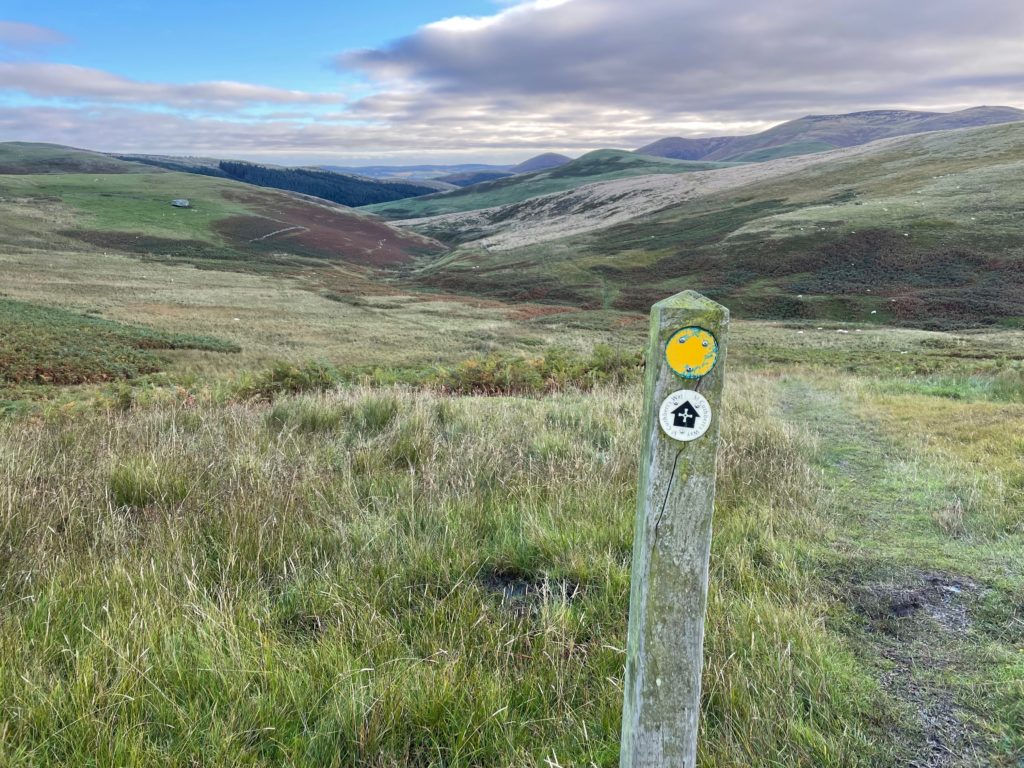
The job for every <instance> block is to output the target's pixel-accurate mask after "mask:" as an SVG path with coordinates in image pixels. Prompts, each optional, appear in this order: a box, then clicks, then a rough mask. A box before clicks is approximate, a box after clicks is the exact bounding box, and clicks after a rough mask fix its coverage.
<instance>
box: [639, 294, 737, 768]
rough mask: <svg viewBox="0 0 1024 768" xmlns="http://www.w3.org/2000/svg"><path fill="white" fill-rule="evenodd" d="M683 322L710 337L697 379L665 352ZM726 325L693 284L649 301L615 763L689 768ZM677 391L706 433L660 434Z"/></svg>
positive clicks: (724, 313) (721, 311) (723, 314)
mask: <svg viewBox="0 0 1024 768" xmlns="http://www.w3.org/2000/svg"><path fill="white" fill-rule="evenodd" d="M689 326H697V327H700V328H703V329H705V330H707V331H710V332H711V333H712V334H713V335H714V336H715V338H716V339H717V340H718V359H717V362H716V363H715V365H714V367H713V368H712V369H711V371H710V372H708V374H707V375H705V376H704V377H703V378H700V379H685V378H683V377H681V376H679V375H678V374H676V373H675V372H674V371H672V369H671V368H670V367H669V365H668V363H667V361H666V359H665V345H666V343H667V342H668V341H669V339H670V338H671V336H672V335H673V334H674V333H675V332H676V331H678V330H680V329H682V328H686V327H689ZM728 327H729V311H728V310H727V309H726V308H725V307H723V306H721V305H719V304H716V303H715V302H713V301H711V300H710V299H707V298H706V297H704V296H701V295H700V294H699V293H695V292H693V291H684V292H682V293H679V294H676V295H675V296H672V297H671V298H668V299H665V300H664V301H661V302H659V303H657V304H655V305H654V307H652V309H651V331H650V343H649V347H648V358H647V376H646V387H645V394H644V424H643V432H642V433H641V434H642V436H643V450H642V454H641V462H640V480H639V493H638V501H637V518H636V532H635V536H634V541H633V571H632V582H631V588H630V607H629V639H628V644H627V655H626V681H625V701H624V705H623V713H622V750H621V758H620V766H621V768H656V767H657V768H676V767H679V768H690V767H691V766H693V765H694V764H695V761H696V754H697V722H698V716H699V714H700V682H701V680H700V678H701V669H702V666H703V653H704V613H705V608H706V605H707V589H708V556H709V554H710V549H711V518H712V512H713V509H714V496H715V457H716V452H717V448H718V427H719V423H720V421H721V416H722V380H723V372H724V370H725V357H726V336H727V332H728ZM684 389H692V390H696V391H698V392H699V393H700V394H702V395H703V396H704V397H705V398H707V400H708V403H709V404H710V406H711V412H712V420H711V425H710V427H709V428H708V430H707V432H706V433H705V434H704V435H703V436H702V437H699V438H697V439H696V440H693V441H691V442H679V441H677V440H674V439H672V438H671V437H669V436H668V435H667V434H666V433H665V432H664V431H663V430H662V428H661V426H660V424H659V419H658V410H659V407H660V406H661V403H662V401H663V400H664V399H665V398H666V397H667V396H668V395H670V394H671V393H673V392H675V391H677V390H684Z"/></svg>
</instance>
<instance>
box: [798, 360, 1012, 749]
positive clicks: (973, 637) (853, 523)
mask: <svg viewBox="0 0 1024 768" xmlns="http://www.w3.org/2000/svg"><path fill="white" fill-rule="evenodd" d="M781 390H782V394H783V400H782V410H783V413H784V414H785V416H786V418H787V419H791V420H793V421H796V422H800V423H802V424H803V425H805V426H806V427H808V428H809V429H811V430H812V431H814V432H815V433H817V434H818V435H819V436H820V438H821V440H822V462H823V464H824V470H825V473H826V478H827V480H828V482H830V483H831V485H832V487H833V488H834V505H835V509H834V515H835V520H836V533H835V535H834V537H833V540H832V541H831V542H829V544H828V547H827V549H826V550H825V551H823V553H822V558H821V561H820V565H821V575H822V576H823V577H824V579H823V580H824V582H825V585H826V586H825V588H826V589H830V590H832V591H833V592H834V594H835V596H836V597H837V599H838V600H839V601H840V602H841V603H843V604H845V605H846V606H848V607H849V608H850V611H849V612H844V613H845V615H844V616H842V617H838V618H836V620H835V623H836V629H837V630H838V631H840V632H841V633H843V634H844V635H847V636H848V637H850V638H852V641H853V644H854V646H855V648H856V649H857V653H858V656H860V657H861V658H862V660H863V661H864V662H865V663H866V664H867V665H868V666H869V667H870V668H872V669H873V670H874V671H875V672H876V674H877V679H878V680H879V682H880V684H881V686H882V688H883V689H884V690H885V691H886V693H887V694H888V695H889V697H890V698H891V699H892V700H893V701H894V705H895V709H896V711H898V712H899V713H900V722H896V723H894V724H893V732H892V738H893V743H894V755H895V757H894V762H892V765H899V766H921V767H922V768H923V767H928V768H944V767H946V766H1019V765H1024V741H1022V736H1021V720H1020V718H1021V709H1020V706H1019V699H1017V700H1018V705H1017V706H1015V705H1014V704H1013V701H1014V697H1015V696H1018V697H1019V695H1020V693H1021V691H1022V680H1024V676H1022V672H1024V665H1022V663H1021V657H1022V656H1024V652H1022V651H1021V648H1020V646H1022V645H1024V643H1022V642H1021V634H1022V633H1021V629H1022V627H1021V625H1020V619H1019V612H1020V595H1021V594H1022V593H1021V584H1022V583H1024V566H1022V564H1021V557H1020V553H1021V551H1022V548H1024V546H1022V544H1024V542H1022V541H1021V537H1020V536H1008V537H1001V538H998V539H993V538H991V537H978V536H973V535H966V536H962V537H957V538H954V537H952V536H950V535H948V534H947V533H946V532H944V531H943V528H942V526H941V525H940V524H939V521H941V520H942V519H943V514H944V510H946V509H947V508H948V507H949V505H950V504H952V503H955V496H953V495H952V494H951V490H950V487H949V478H948V477H947V475H946V474H945V473H944V471H943V468H942V467H940V466H936V465H935V464H934V463H933V462H930V461H929V460H927V458H926V457H921V456H915V455H914V454H913V452H912V451H908V450H907V449H906V447H905V446H901V445H898V444H897V442H896V441H894V440H893V439H892V437H891V435H890V434H889V433H887V432H886V431H885V429H884V427H883V425H882V424H880V423H879V420H875V419H874V418H873V416H872V411H871V408H870V404H869V403H868V404H867V407H865V403H863V402H859V401H858V398H856V397H855V396H852V395H850V394H848V393H845V392H843V393H841V392H837V391H835V390H834V389H833V388H832V387H831V386H830V385H829V384H828V383H825V382H820V381H813V380H810V379H805V378H793V379H787V380H785V381H783V383H782V385H781ZM942 405H943V404H942V401H941V399H939V398H936V403H935V407H942Z"/></svg>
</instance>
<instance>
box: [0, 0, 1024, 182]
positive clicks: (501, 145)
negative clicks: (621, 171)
mask: <svg viewBox="0 0 1024 768" xmlns="http://www.w3.org/2000/svg"><path fill="white" fill-rule="evenodd" d="M28 26H30V25H17V24H13V23H11V22H0V46H2V45H4V41H7V45H13V44H14V43H13V42H11V41H15V40H21V41H22V42H21V43H19V45H25V44H28V43H27V42H26V41H32V40H34V41H35V42H33V43H32V45H43V44H53V43H55V42H58V39H59V35H58V34H57V33H54V32H51V31H49V30H44V29H41V28H30V29H23V28H22V27H28ZM1022 33H1024V3H1020V2H1016V1H1013V2H1010V1H1007V0H1000V1H998V2H996V1H995V0H977V1H976V2H972V3H968V2H965V0H929V1H928V2H923V3H897V2H892V1H891V0H887V1H886V2H882V0H857V1H856V2H855V1H854V0H819V2H813V3H812V2H807V0H777V2H772V3H767V2H763V1H761V2H753V1H752V0H732V1H728V2H712V1H711V0H630V2H623V0H532V2H525V3H519V4H517V5H513V6H511V7H509V8H506V9H505V10H503V11H501V12H497V13H495V14H494V15H492V16H489V17H485V18H480V19H465V18H455V19H447V20H442V21H439V22H436V23H434V24H430V25H427V26H425V27H423V28H421V29H419V30H417V31H416V32H414V33H413V34H411V35H409V36H407V37H404V38H400V39H398V40H395V41H394V42H392V43H390V44H388V45H385V46H382V47H380V48H377V49H368V50H359V51H348V52H343V53H340V54H338V55H337V56H336V57H335V58H334V60H333V65H334V66H335V67H337V68H339V69H344V70H349V71H357V72H359V73H362V74H363V75H364V76H366V77H367V78H368V79H369V80H370V81H371V82H372V83H373V84H374V85H375V92H374V93H372V95H370V96H367V97H365V98H362V99H359V100H357V101H351V102H346V101H345V99H344V97H343V96H341V95H337V94H324V93H312V92H307V91H303V90H285V89H281V88H273V87H269V86H263V85H257V84H248V83H236V82H224V81H213V82H200V83H146V82H141V81H138V80H134V79H131V78H129V77H126V76H122V75H117V74H113V73H109V72H102V71H99V70H95V69H87V68H83V67H76V66H72V65H70V64H63V63H61V64H58V63H52V62H45V61H43V62H40V61H31V62H29V61H20V60H17V59H18V57H13V58H12V57H10V56H8V57H6V58H7V60H6V61H4V58H5V57H4V56H2V55H0V96H2V94H3V93H4V92H6V93H12V94H20V95H21V96H22V97H25V96H27V97H28V98H29V99H30V100H32V99H34V100H35V103H31V101H30V103H25V100H24V98H22V99H21V100H20V101H19V100H18V99H14V100H11V101H8V102H7V103H6V104H4V102H3V101H0V139H4V138H6V139H15V138H17V139H29V140H40V141H57V142H61V143H68V144H75V145H79V146H86V147H94V148H99V149H112V150H124V151H136V152H142V151H151V152H160V151H166V152H191V153H196V154H198V153H208V154H222V155H223V154H231V155H233V156H238V157H252V158H259V157H266V158H268V159H275V160H277V161H281V162H285V161H288V162H291V161H295V162H309V161H314V160H318V159H319V160H323V161H325V162H326V161H340V160H366V161H378V160H385V159H389V158H390V159H398V160H402V161H407V160H410V159H423V160H431V161H449V160H450V161H456V160H467V159H474V160H475V159H493V160H500V161H513V160H518V159H523V158H524V157H526V156H528V155H530V154H535V153H536V152H537V151H540V150H549V149H550V150H556V151H562V152H568V153H570V154H571V153H574V152H576V153H578V152H583V151H586V150H589V149H595V148H598V147H605V146H612V147H629V148H631V147H636V146H639V145H641V144H644V143H647V142H649V141H652V140H654V139H657V138H660V137H662V136H666V135H682V136H696V135H723V134H738V133H750V132H755V131H758V130H762V129H764V128H767V127H769V126H770V125H772V124H774V123H777V122H781V121H783V120H787V119H791V118H794V117H799V116H802V115H805V114H809V113H819V114H820V113H830V112H848V111H854V110H860V109H875V108H912V109H936V110H952V109H959V108H963V107H967V106H973V105H977V104H984V103H987V104H1008V105H1014V106H1022V105H1024V45H1021V44H1020V39H1021V36H1022ZM3 50H4V49H3V48H2V47H0V53H2V51H3ZM260 105H262V107H260ZM266 107H269V108H266Z"/></svg>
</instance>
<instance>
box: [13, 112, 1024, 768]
mask: <svg viewBox="0 0 1024 768" xmlns="http://www.w3.org/2000/svg"><path fill="white" fill-rule="evenodd" d="M928 119H931V118H928ZM819 138H820V137H819ZM833 138H834V136H833ZM794 140H795V139H794ZM818 148H819V149H820V148H821V147H818ZM793 149H794V148H793V147H792V146H789V147H788V148H787V149H785V154H787V155H791V156H786V157H774V158H760V159H759V160H758V161H757V162H749V161H748V162H740V163H737V162H735V161H732V160H730V161H721V162H719V161H704V160H699V161H697V160H692V161H691V160H672V159H665V158H657V157H645V156H642V155H640V154H637V153H627V152H622V151H617V150H602V151H598V152H593V153H590V154H587V155H584V156H583V157H581V158H577V159H575V160H571V161H569V162H560V163H559V164H558V165H555V166H551V167H547V168H542V169H540V170H529V169H528V170H527V171H526V172H524V173H519V174H514V175H510V176H507V177H503V178H500V179H497V180H493V181H489V182H484V183H481V184H474V185H468V186H466V187H461V188H458V189H454V190H449V191H447V192H442V193H439V194H428V195H424V196H417V197H414V198H407V199H402V200H397V201H391V202H387V203H383V204H381V205H380V206H372V207H369V208H367V207H361V208H359V209H354V208H349V207H346V206H343V205H338V204H335V203H331V202H328V201H325V200H323V199H319V198H315V197H310V196H305V195H300V194H295V193H289V192H286V191H282V190H276V189H270V188H263V187H259V186H255V185H253V184H247V183H242V182H240V181H238V180H235V179H229V178H224V177H217V176H212V175H204V174H201V173H195V172H187V173H186V172H181V171H174V170H168V169H167V168H162V167H161V168H157V167H155V166H153V165H151V164H145V163H139V162H135V161H132V160H126V159H119V158H118V157H114V156H110V155H102V154H99V153H92V152H86V151H79V150H71V149H68V148H61V147H53V146H43V145H26V144H13V145H12V144H3V145H0V489H2V490H0V530H2V531H3V537H2V548H0V597H2V599H0V667H2V668H3V669H6V670H12V671H15V672H16V674H10V675H5V676H0V709H2V711H3V712H4V713H5V715H4V716H3V717H2V718H0V741H2V745H3V752H2V761H4V762H5V764H10V765H12V766H33V765H96V764H103V765H108V764H109V765H173V766H195V765H199V764H204V765H205V764H209V765H258V766H268V767H269V766H274V765H289V764H291V765H331V764H337V765H348V764H360V765H368V766H374V767H375V768H395V766H404V765H421V766H428V765H444V766H463V767H464V768H470V767H471V766H479V765H486V766H506V765H507V766H527V765H548V766H552V768H554V766H587V767H588V768H592V767H595V766H597V767H599V768H611V767H612V766H615V765H617V760H618V747H619V737H620V733H619V726H620V714H621V705H622V696H623V691H622V684H623V683H622V671H623V662H624V650H623V649H624V648H625V643H626V637H625V635H626V618H627V612H628V589H629V579H630V572H629V564H630V551H631V547H632V531H633V515H634V513H635V493H636V478H637V471H638V456H637V446H638V444H639V432H638V430H639V427H638V424H639V421H640V413H639V410H640V407H641V402H642V392H641V376H642V374H641V371H642V368H643V365H644V361H643V359H642V354H641V352H640V350H642V349H643V346H644V339H645V337H646V333H647V328H646V325H647V311H648V308H649V306H650V304H651V303H652V302H654V301H656V300H658V299H660V298H664V297H665V296H667V295H670V294H672V293H675V292H677V291H679V290H682V289H686V288H692V289H695V290H699V291H701V292H703V293H706V294H707V295H709V296H711V297H713V298H715V299H717V300H719V301H721V302H723V303H725V304H726V305H727V306H729V307H730V308H731V309H732V311H733V320H732V323H731V331H730V333H731V338H730V347H729V358H728V360H729V362H728V365H729V369H728V374H727V382H726V405H725V407H724V409H723V413H722V415H721V418H722V430H723V439H722V447H721V453H720V457H719V476H718V483H717V502H716V512H715V533H714V539H713V544H712V554H711V571H712V575H711V591H710V594H709V601H708V625H707V638H706V646H705V651H706V653H705V659H706V661H705V671H704V681H705V682H704V693H703V699H702V714H701V728H702V731H701V741H700V754H699V765H701V766H702V768H726V767H728V766H736V765H744V766H746V765H749V766H764V767H765V768H769V767H774V766H798V767H806V768H821V767H822V766H826V767H828V768H860V767H863V768H876V767H877V766H891V767H892V768H897V766H900V767H902V766H907V765H921V766H929V767H931V768H968V767H973V766H978V765H986V766H996V767H997V768H1012V767H1013V766H1017V765H1019V764H1020V761H1021V759H1024V741H1022V737H1021V734H1024V708H1022V707H1021V702H1022V701H1024V663H1022V654H1021V652H1020V649H1021V648H1022V647H1024V569H1022V567H1021V558H1020V557H1019V552H1020V549H1021V547H1022V546H1024V515H1022V509H1024V475H1022V473H1021V466H1020V455H1021V451H1024V443H1022V442H1021V437H1020V435H1021V434H1024V332H1022V330H1021V324H1022V323H1024V266H1022V265H1024V235H1022V233H1021V230H1020V227H1019V221H1018V219H1019V211H1020V210H1021V206H1022V204H1024V200H1022V199H1021V195H1022V194H1024V191H1022V189H1021V186H1020V184H1019V183H1018V181H1019V179H1020V178H1021V173H1022V171H1024V123H1007V124H1000V125H992V126H982V127H968V128H964V129H957V130H945V131H938V132H931V133H921V134H919V135H912V136H894V137H888V138H882V139H880V140H878V141H874V142H871V143H863V144H856V145H853V146H845V147H842V148H838V149H830V150H828V151H821V152H815V153H813V154H804V155H799V156H798V155H797V154H796V153H795V152H791V150H793ZM744 151H754V150H744ZM769 154H771V153H769ZM748 160H749V158H748ZM477 170H479V169H477ZM392 172H393V170H389V171H388V173H392ZM465 172H467V173H469V172H476V171H469V170H467V171H465ZM179 198H184V199H187V200H188V201H189V207H188V208H176V207H174V206H172V205H171V202H170V201H171V200H174V199H179Z"/></svg>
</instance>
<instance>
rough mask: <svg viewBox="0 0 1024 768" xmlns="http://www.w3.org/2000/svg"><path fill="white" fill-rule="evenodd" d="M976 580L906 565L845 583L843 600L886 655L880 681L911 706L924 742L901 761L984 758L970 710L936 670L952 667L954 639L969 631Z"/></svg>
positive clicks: (980, 761)
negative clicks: (901, 570)
mask: <svg viewBox="0 0 1024 768" xmlns="http://www.w3.org/2000/svg"><path fill="white" fill-rule="evenodd" d="M979 592H980V587H979V586H978V585H977V584H975V583H974V582H972V581H971V580H969V579H965V578H962V577H958V576H955V575H951V574H945V573H927V572H912V573H910V574H908V575H905V576H902V577H901V578H898V579H896V578H894V579H893V580H892V581H888V582H875V583H869V584H857V585H854V586H852V587H850V589H849V591H848V592H847V594H846V595H844V599H845V601H846V602H847V603H848V604H849V605H850V606H851V607H852V608H853V610H854V611H855V612H856V613H857V614H858V615H860V616H861V617H862V618H863V619H864V621H865V625H866V628H867V630H868V636H869V639H870V641H871V642H872V644H873V645H875V646H876V648H877V650H878V652H879V653H880V655H881V656H882V657H883V658H884V659H885V660H886V661H887V662H888V663H889V665H890V666H889V667H888V669H887V670H886V671H885V672H884V673H883V674H882V675H881V677H880V682H881V684H882V687H883V688H884V689H885V690H886V691H887V692H888V693H889V694H890V695H891V696H892V697H893V698H895V699H897V700H898V701H901V702H904V703H905V704H906V705H908V706H911V707H913V708H914V709H915V710H916V711H917V715H918V722H919V724H920V729H921V734H922V740H923V744H921V745H920V746H918V747H916V748H915V749H914V756H913V757H912V758H910V759H909V761H908V762H907V763H906V765H907V766H908V768H954V767H955V766H986V765H989V762H988V760H987V759H986V758H985V757H984V756H983V754H982V749H981V742H980V738H979V735H978V734H977V733H976V731H975V728H974V726H973V721H972V718H971V714H970V712H969V711H967V710H965V709H964V707H963V706H962V704H960V703H958V702H956V701H955V700H954V697H953V695H952V693H951V692H950V690H949V688H948V687H946V686H944V685H943V684H942V676H943V675H944V674H947V673H949V672H952V671H955V669H956V666H957V664H958V663H959V658H958V648H959V646H960V644H961V640H962V639H964V638H965V636H966V635H967V634H968V633H969V632H970V631H971V627H972V619H971V605H972V603H973V602H974V601H975V599H976V598H977V596H978V594H979Z"/></svg>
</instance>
